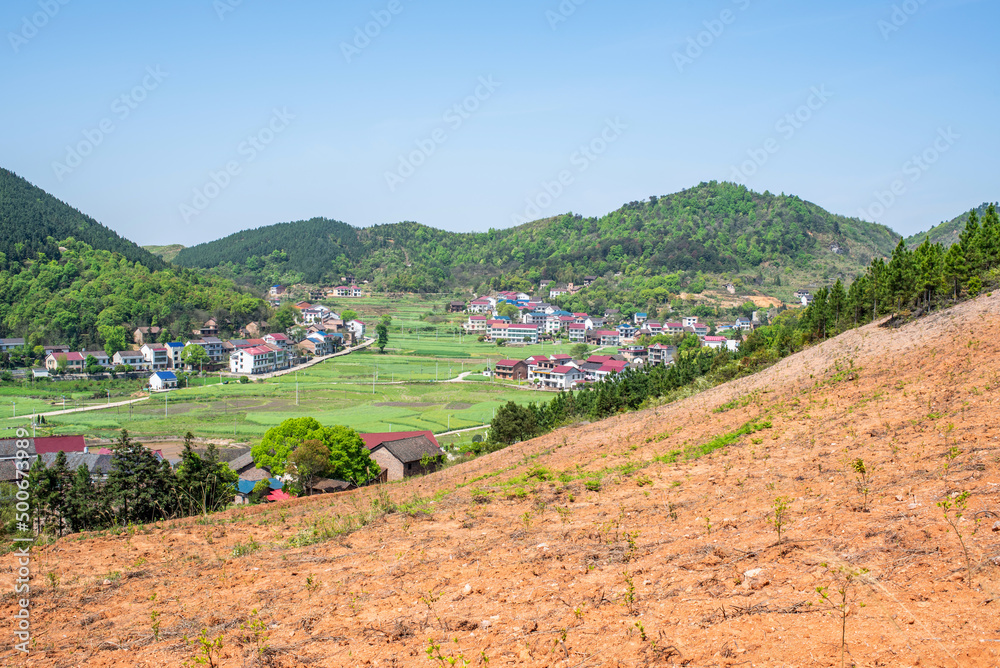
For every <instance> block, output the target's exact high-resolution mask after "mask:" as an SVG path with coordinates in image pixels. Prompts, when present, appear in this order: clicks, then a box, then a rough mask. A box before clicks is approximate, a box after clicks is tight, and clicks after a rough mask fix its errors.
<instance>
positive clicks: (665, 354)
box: [649, 343, 677, 365]
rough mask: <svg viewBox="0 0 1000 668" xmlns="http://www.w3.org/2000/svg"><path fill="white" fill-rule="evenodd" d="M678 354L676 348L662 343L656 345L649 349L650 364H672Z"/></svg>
mask: <svg viewBox="0 0 1000 668" xmlns="http://www.w3.org/2000/svg"><path fill="white" fill-rule="evenodd" d="M676 354H677V348H676V347H675V346H665V345H663V344H662V343H654V344H653V345H651V346H650V347H649V363H650V364H664V365H665V364H672V363H673V361H674V356H675V355H676Z"/></svg>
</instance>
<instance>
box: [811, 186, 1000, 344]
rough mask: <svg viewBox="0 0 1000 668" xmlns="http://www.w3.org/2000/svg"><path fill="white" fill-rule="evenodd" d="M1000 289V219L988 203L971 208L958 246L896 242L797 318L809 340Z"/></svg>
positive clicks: (821, 294) (816, 298)
mask: <svg viewBox="0 0 1000 668" xmlns="http://www.w3.org/2000/svg"><path fill="white" fill-rule="evenodd" d="M997 287H1000V216H998V215H997V208H996V206H995V205H993V204H990V205H988V206H987V207H986V210H985V212H984V213H983V215H982V217H980V216H979V214H978V213H977V212H976V211H975V210H973V211H971V212H970V213H969V214H968V218H967V222H966V226H965V228H964V229H963V230H962V233H961V235H959V239H958V241H957V242H955V243H954V244H952V245H951V246H949V247H947V248H945V246H944V245H943V244H932V243H931V242H930V241H928V240H926V239H925V240H924V242H923V243H922V244H920V246H918V247H917V248H916V249H915V250H910V249H909V248H907V246H906V243H905V242H904V241H900V242H899V244H898V245H897V246H896V249H895V250H894V251H893V253H892V257H891V258H890V259H889V261H888V262H885V261H884V260H883V259H882V258H877V259H876V260H875V261H873V262H872V264H871V266H870V267H869V269H868V271H867V272H866V273H865V274H864V275H862V276H860V277H858V279H857V280H856V281H854V282H853V283H851V285H850V287H849V288H847V289H846V290H845V288H844V286H843V285H842V284H841V282H840V281H839V280H838V281H837V282H836V283H835V284H834V285H833V287H832V288H830V289H829V290H828V289H827V288H821V289H820V290H819V291H818V292H817V294H816V295H815V296H814V299H813V302H812V304H810V305H809V308H808V309H806V312H805V314H804V315H803V317H802V323H803V330H804V331H805V333H806V335H807V337H808V338H812V339H822V338H826V337H829V336H833V335H835V334H837V333H838V332H840V331H843V330H844V329H846V328H848V327H852V326H855V325H858V324H864V323H866V322H870V321H871V320H873V319H874V318H876V317H878V316H879V315H883V314H887V313H892V314H899V313H907V312H909V311H910V310H911V309H916V312H917V314H918V315H919V314H922V313H927V312H929V311H931V310H933V309H934V308H937V307H939V306H946V305H949V304H952V303H955V302H957V301H958V300H960V299H962V298H963V297H976V296H977V295H979V294H980V293H981V292H983V291H990V290H994V289H996V288H997Z"/></svg>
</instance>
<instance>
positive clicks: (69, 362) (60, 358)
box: [45, 353, 86, 373]
mask: <svg viewBox="0 0 1000 668" xmlns="http://www.w3.org/2000/svg"><path fill="white" fill-rule="evenodd" d="M85 359H86V358H85V357H84V356H83V354H82V353H52V354H50V355H49V356H48V357H46V358H45V368H46V369H48V370H49V371H56V370H58V369H59V367H60V365H61V366H62V367H63V368H64V369H66V371H68V372H69V373H81V372H82V371H83V362H84V360H85Z"/></svg>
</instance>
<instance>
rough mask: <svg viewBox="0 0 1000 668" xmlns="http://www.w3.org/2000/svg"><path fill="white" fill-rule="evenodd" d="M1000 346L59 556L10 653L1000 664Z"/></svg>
mask: <svg viewBox="0 0 1000 668" xmlns="http://www.w3.org/2000/svg"><path fill="white" fill-rule="evenodd" d="M998 332H1000V295H997V296H992V297H984V298H981V299H979V300H977V301H975V302H971V303H968V304H965V305H962V306H960V307H958V308H956V309H953V310H952V311H949V312H945V313H942V314H938V315H935V316H932V317H929V318H926V319H924V320H922V321H920V322H918V323H914V324H911V325H908V326H906V327H904V328H902V329H899V330H888V329H882V328H878V327H875V326H869V327H866V328H864V329H861V330H857V331H854V332H850V333H848V334H845V335H843V336H841V337H839V338H838V339H836V340H833V341H830V342H827V343H825V344H824V345H822V346H818V347H816V348H813V349H810V350H808V351H806V352H804V353H802V354H799V355H796V356H794V357H792V358H789V359H787V360H785V361H783V362H782V363H780V364H778V365H776V366H775V367H774V368H772V369H770V370H768V371H767V372H765V373H762V374H759V375H758V376H755V377H753V378H748V379H743V380H741V381H738V382H735V383H731V384H729V385H726V386H722V387H718V388H715V389H713V390H710V391H708V392H705V393H703V394H700V395H698V396H695V397H692V398H690V399H687V400H685V401H682V402H678V403H675V404H672V405H669V406H661V407H659V408H654V409H650V410H647V411H644V412H641V413H636V414H629V415H624V416H620V417H617V418H614V419H611V420H607V421H604V422H601V423H595V424H590V425H582V426H576V427H572V428H566V429H561V430H559V431H556V432H554V433H552V434H549V435H547V436H545V437H542V438H538V439H535V440H533V441H531V442H528V443H523V444H519V445H517V446H514V447H512V448H509V449H508V450H505V451H503V452H500V453H496V454H494V455H491V456H488V457H484V458H482V459H479V460H477V461H475V462H471V463H469V464H466V465H463V466H460V467H455V468H452V469H448V470H446V471H443V472H441V473H438V474H435V475H432V476H429V477H426V478H422V479H419V480H414V481H411V482H408V483H405V484H398V485H390V486H387V487H385V488H383V489H381V490H375V489H367V490H361V491H357V492H353V493H349V494H345V495H339V496H336V497H317V498H313V499H307V500H302V501H292V502H286V503H282V504H277V505H272V506H267V507H257V508H252V509H244V510H234V511H231V512H228V513H225V514H222V515H216V516H213V517H211V518H208V520H205V521H196V520H185V521H179V522H174V523H168V524H163V525H160V526H155V527H144V528H141V529H139V530H137V531H132V532H128V533H126V534H123V535H118V536H97V537H85V538H84V539H81V537H70V538H67V539H63V540H62V541H60V542H58V543H57V544H55V545H54V546H50V547H48V548H46V549H44V550H42V551H40V552H39V553H37V554H36V562H35V566H34V568H35V572H36V579H35V580H34V586H35V587H36V594H35V597H34V598H35V607H34V608H33V620H34V624H35V632H36V640H37V644H36V645H35V646H34V648H33V650H32V652H31V654H30V655H29V656H28V657H27V658H24V657H21V656H19V655H17V654H15V653H14V652H12V651H10V650H9V649H7V648H6V647H5V648H4V649H3V650H2V652H0V662H2V663H3V664H4V665H32V666H77V665H87V666H121V667H123V668H124V667H132V666H180V665H184V663H185V662H192V665H194V664H193V661H194V659H195V657H196V656H197V655H198V648H197V645H196V644H192V642H190V641H191V640H193V639H194V638H195V637H196V636H198V635H199V633H201V632H202V630H205V632H206V634H207V637H209V638H212V639H214V638H216V637H219V636H221V637H222V640H221V647H219V648H217V649H215V650H212V661H214V662H215V665H220V666H250V665H274V666H357V665H372V666H434V665H452V664H450V663H448V662H449V660H451V659H455V660H456V663H455V664H454V665H459V666H461V665H465V664H464V663H463V661H468V665H473V666H479V665H489V666H499V665H517V666H561V667H565V668H569V667H576V668H579V667H583V666H646V665H650V666H654V665H663V666H669V665H692V666H737V665H747V666H749V665H757V666H834V665H840V664H841V652H842V650H844V651H845V653H846V657H845V661H846V663H847V665H851V663H852V662H853V663H855V664H857V665H862V666H916V665H921V666H963V667H966V666H996V665H1000V600H998V594H997V592H998V589H1000V582H998V574H1000V503H998V501H1000V497H998V491H1000V474H998V461H1000V440H998V438H1000V426H998V414H1000V410H998V409H1000V403H998V402H997V398H998V390H1000V343H998ZM748 425H750V427H749V428H748V429H745V430H744V431H748V432H752V433H747V434H744V435H741V436H734V437H733V439H732V440H733V441H734V442H733V444H732V445H729V446H728V447H725V448H723V449H719V450H716V451H715V452H713V453H711V454H708V455H705V456H703V457H700V458H698V459H694V460H686V459H684V458H683V456H682V457H681V459H680V461H676V462H675V461H672V460H673V459H676V458H677V457H676V455H672V454H671V453H676V451H682V452H691V451H692V450H693V449H694V448H697V447H700V446H703V445H705V444H708V443H710V442H712V441H713V439H716V438H718V437H720V436H724V435H726V434H731V433H732V432H735V431H737V430H739V429H741V428H742V427H745V426H748ZM859 458H860V459H861V460H863V462H864V464H865V468H866V469H867V470H869V471H872V472H873V473H872V479H871V482H870V484H868V485H867V487H868V488H869V489H870V490H871V491H870V493H869V496H868V499H867V508H866V507H865V506H866V502H865V497H864V494H863V493H861V492H859V485H858V484H857V474H856V472H855V471H854V470H853V469H852V467H851V466H850V464H851V462H853V461H855V460H857V459H859ZM965 491H967V492H969V496H968V499H967V510H966V511H965V514H964V517H963V518H962V519H960V520H956V525H955V526H956V527H957V528H958V530H959V531H960V532H961V533H962V535H963V539H964V541H965V545H966V546H967V548H968V555H969V563H968V564H967V562H966V559H965V556H964V552H963V549H962V545H961V543H960V541H959V539H958V537H957V535H956V532H955V531H954V530H953V528H952V527H951V526H949V524H948V523H946V521H945V515H944V513H943V510H942V509H941V508H940V507H939V506H938V505H937V504H938V503H939V502H941V501H943V500H946V499H955V498H956V495H958V494H959V493H961V492H965ZM779 497H784V498H785V499H787V511H786V519H785V521H784V522H783V523H782V527H781V528H782V541H781V542H780V543H779V542H778V535H777V532H776V527H775V516H774V510H775V500H776V499H778V498H779ZM387 498H389V499H391V500H392V502H394V503H395V504H407V505H405V506H404V510H405V512H404V511H403V510H397V511H395V512H390V513H388V514H384V513H383V512H381V511H378V510H377V509H374V510H373V504H376V505H379V506H380V507H382V506H384V505H385V502H386V499H387ZM779 505H780V504H779ZM866 510H867V512H866ZM362 522H368V524H367V525H365V526H362V527H360V528H356V530H353V531H350V532H347V533H339V532H340V530H342V529H344V528H345V527H347V526H351V525H357V524H360V523H362ZM237 555H242V556H237ZM11 564H12V561H11V559H10V558H9V557H8V558H7V562H6V563H5V564H4V567H5V571H6V572H7V573H8V575H7V579H8V580H12V579H13V575H11V571H12V569H11ZM970 566H971V571H972V575H971V580H970V576H969V571H970V568H969V567H970ZM49 573H51V574H52V575H51V576H49V575H48V574H49ZM845 584H847V585H849V586H848V587H847V594H846V601H845V600H844V599H843V598H841V595H840V593H839V592H838V589H843V588H844V586H845ZM817 587H827V588H828V589H827V590H826V593H827V595H828V597H829V599H830V600H829V601H826V600H824V599H823V598H822V597H821V596H820V594H818V593H817V591H816V589H817ZM3 603H4V608H5V611H6V614H7V618H8V619H9V618H10V615H12V614H13V611H14V610H15V608H14V600H13V596H12V595H11V594H8V595H7V596H6V597H5V598H4V600H3ZM837 604H839V607H837ZM842 613H846V616H844V615H843V614H842ZM845 622H846V623H845ZM241 627H244V628H241ZM842 628H843V629H844V630H845V631H846V647H845V646H843V645H842V643H841V631H842ZM254 629H256V631H255V630H254ZM185 637H186V638H188V640H185ZM263 645H266V649H262V646H263ZM437 645H439V646H440V647H439V648H438V649H436V648H435V646H437ZM428 650H430V651H431V654H432V655H433V656H428ZM437 656H440V658H435V657H437Z"/></svg>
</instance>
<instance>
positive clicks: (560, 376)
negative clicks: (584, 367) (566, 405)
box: [545, 366, 585, 390]
mask: <svg viewBox="0 0 1000 668" xmlns="http://www.w3.org/2000/svg"><path fill="white" fill-rule="evenodd" d="M584 378H585V375H584V373H583V371H580V369H578V368H576V367H575V366H557V367H556V368H554V369H552V371H551V372H549V377H548V382H546V383H545V384H546V386H547V387H554V388H556V389H559V390H571V389H573V388H574V387H576V386H577V385H579V384H580V383H582V382H583V381H584Z"/></svg>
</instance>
